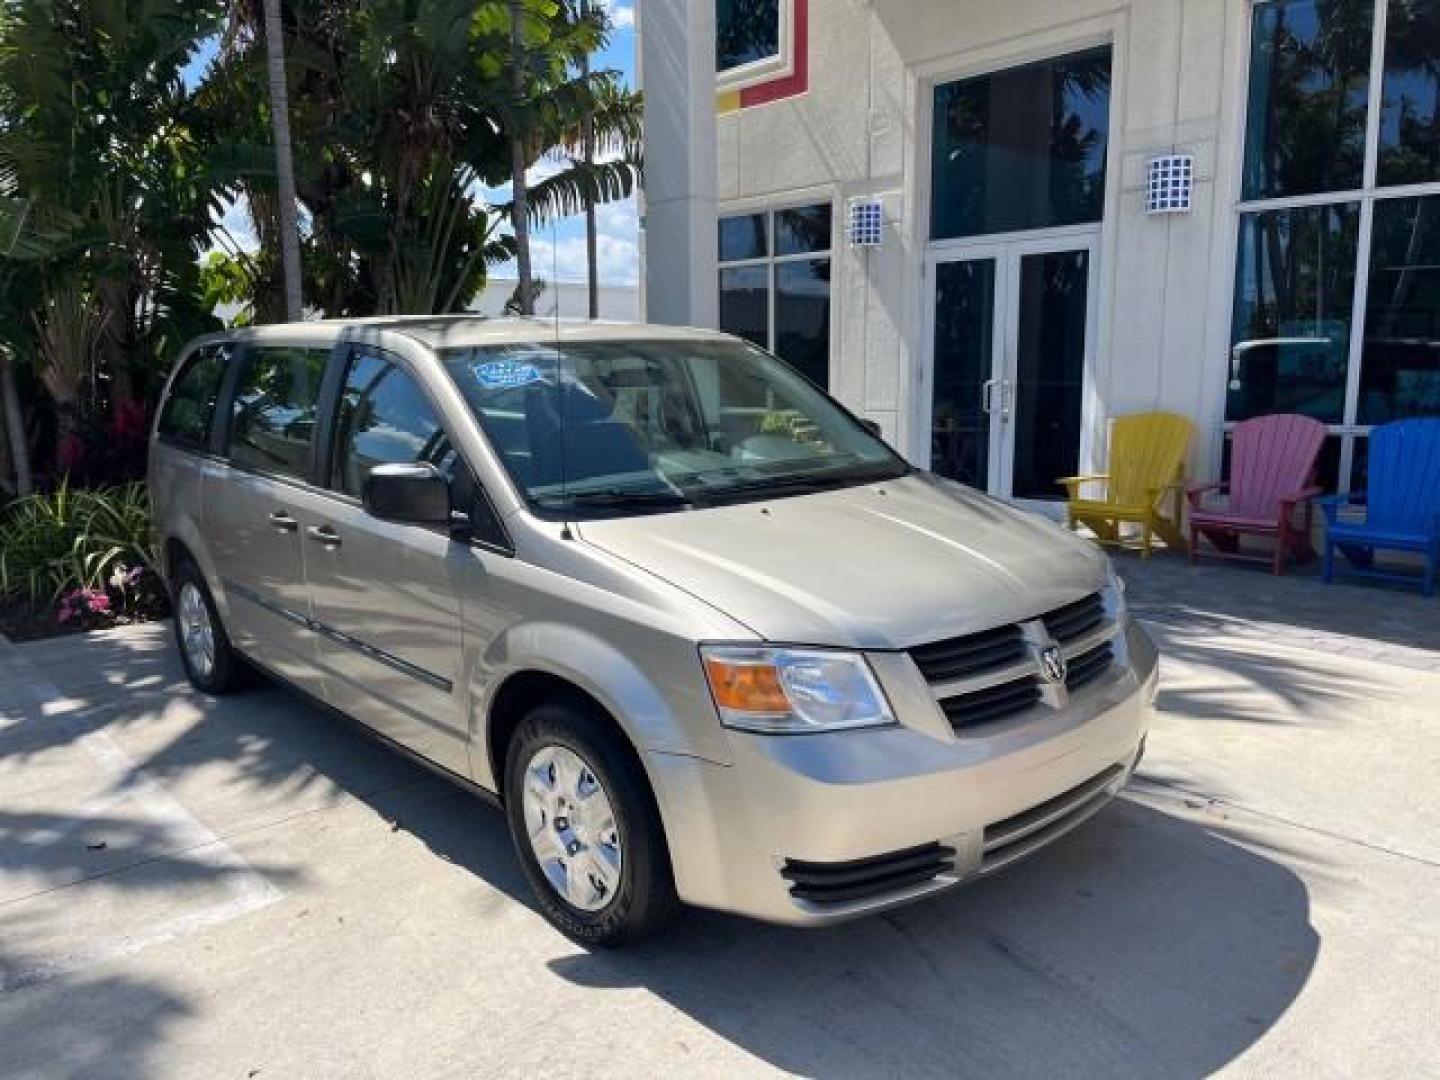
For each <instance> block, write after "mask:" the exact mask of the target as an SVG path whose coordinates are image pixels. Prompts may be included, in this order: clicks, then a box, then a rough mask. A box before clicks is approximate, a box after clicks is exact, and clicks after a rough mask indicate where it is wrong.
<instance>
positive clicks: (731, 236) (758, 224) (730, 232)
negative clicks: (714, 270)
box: [720, 214, 770, 262]
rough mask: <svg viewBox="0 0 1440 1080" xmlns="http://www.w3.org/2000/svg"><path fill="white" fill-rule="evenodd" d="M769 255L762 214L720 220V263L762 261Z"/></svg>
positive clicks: (742, 215) (741, 215)
mask: <svg viewBox="0 0 1440 1080" xmlns="http://www.w3.org/2000/svg"><path fill="white" fill-rule="evenodd" d="M769 254H770V244H769V243H768V238H767V236H766V234H765V215H764V214H740V215H738V216H736V217H722V218H721V219H720V261H721V262H734V261H736V260H738V259H763V258H764V257H765V256H766V255H769Z"/></svg>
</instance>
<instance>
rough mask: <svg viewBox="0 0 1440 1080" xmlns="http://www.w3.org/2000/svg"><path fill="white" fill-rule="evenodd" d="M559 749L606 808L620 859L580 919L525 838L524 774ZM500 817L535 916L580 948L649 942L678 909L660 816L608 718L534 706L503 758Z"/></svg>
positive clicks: (560, 706) (565, 705)
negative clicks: (547, 751)
mask: <svg viewBox="0 0 1440 1080" xmlns="http://www.w3.org/2000/svg"><path fill="white" fill-rule="evenodd" d="M551 746H554V747H561V748H564V749H566V750H569V751H570V752H571V753H573V754H575V755H576V756H578V757H579V758H580V759H581V760H582V761H583V762H584V764H585V765H586V766H587V767H588V768H589V769H590V770H591V772H593V773H594V776H595V779H596V780H598V781H599V783H600V786H601V787H602V788H603V789H604V792H605V795H606V796H607V797H608V798H609V800H610V807H611V810H612V811H613V813H614V816H615V824H616V830H617V832H618V833H619V838H620V850H621V853H622V858H621V866H620V883H619V886H618V888H616V889H615V892H614V895H613V897H612V898H611V899H610V900H609V901H608V903H606V904H605V906H604V907H602V908H600V909H599V910H596V911H587V910H584V909H582V908H579V907H576V906H575V905H573V904H571V903H570V902H569V901H568V900H567V899H566V898H565V897H563V896H561V895H560V893H559V892H558V891H557V890H556V888H555V887H554V886H552V885H551V883H550V880H549V879H548V878H547V877H546V876H545V872H544V870H542V869H541V867H540V862H539V860H538V859H537V857H536V855H535V851H534V849H533V847H532V845H531V842H530V838H529V836H528V835H527V831H526V824H525V809H524V795H523V792H524V785H525V769H526V767H527V766H528V765H529V763H530V761H531V759H532V758H533V757H534V755H535V754H536V753H538V752H539V751H541V750H542V749H544V748H546V747H551ZM505 793H506V798H505V816H506V819H507V821H508V822H509V825H510V835H511V838H512V839H513V840H514V842H515V851H516V854H517V855H518V857H519V859H520V867H521V869H522V870H523V871H524V873H525V878H526V880H527V881H528V882H529V884H530V888H531V890H532V891H533V892H534V894H535V897H536V900H537V901H538V905H539V908H540V912H541V914H543V915H544V916H545V918H546V919H548V920H549V921H550V922H551V924H552V925H554V926H555V927H556V929H558V930H559V931H560V932H561V933H563V934H565V935H566V936H567V937H569V938H571V939H572V940H574V941H577V942H579V943H580V944H582V945H587V946H592V947H605V946H613V945H619V944H622V943H626V942H633V941H637V940H639V939H641V938H643V937H648V936H650V935H653V934H654V933H656V932H657V931H658V930H660V929H661V928H662V927H663V926H664V925H665V923H666V922H668V921H669V920H670V919H671V918H672V917H673V916H674V915H675V913H676V911H677V910H678V908H679V900H678V899H677V898H676V895H675V881H674V876H673V874H672V872H671V869H670V852H669V849H668V848H667V847H666V844H665V831H664V827H663V826H662V825H661V822H660V811H659V809H658V807H657V806H656V804H655V797H654V795H653V793H652V792H651V790H650V784H649V782H648V781H647V780H646V778H645V773H644V770H643V769H642V768H641V767H640V762H639V761H638V760H637V759H636V757H635V754H634V752H633V751H632V750H631V748H630V747H629V745H628V744H625V743H624V742H623V741H622V739H621V737H620V736H619V735H618V734H617V733H615V732H614V729H613V727H612V726H611V724H610V721H609V719H608V718H606V717H603V716H598V715H596V712H595V710H594V708H593V707H586V706H585V705H583V704H581V703H578V702H575V703H572V702H568V701H563V702H553V703H547V704H544V705H539V706H537V707H536V708H534V709H532V710H531V711H530V713H529V714H528V715H527V716H526V717H525V719H524V720H522V721H521V722H520V726H519V728H517V729H516V731H515V734H514V736H513V738H511V740H510V746H509V748H508V750H507V752H506V755H505Z"/></svg>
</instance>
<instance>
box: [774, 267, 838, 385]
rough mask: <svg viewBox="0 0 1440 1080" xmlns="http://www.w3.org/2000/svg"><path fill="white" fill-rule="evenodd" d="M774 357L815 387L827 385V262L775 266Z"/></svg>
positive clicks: (828, 309)
mask: <svg viewBox="0 0 1440 1080" xmlns="http://www.w3.org/2000/svg"><path fill="white" fill-rule="evenodd" d="M775 354H776V355H777V356H779V357H780V359H782V360H784V361H785V362H786V363H788V364H792V365H794V366H795V367H797V368H799V369H800V371H801V372H802V373H803V374H804V375H805V377H806V378H807V379H809V380H810V381H811V382H813V383H814V384H815V385H816V386H826V385H828V384H829V381H830V260H829V259H803V260H800V261H796V262H782V263H776V264H775Z"/></svg>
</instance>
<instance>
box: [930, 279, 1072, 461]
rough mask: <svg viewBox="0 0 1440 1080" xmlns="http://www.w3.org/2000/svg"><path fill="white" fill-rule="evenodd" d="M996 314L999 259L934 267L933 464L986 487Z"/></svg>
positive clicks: (931, 455)
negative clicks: (987, 397)
mask: <svg viewBox="0 0 1440 1080" xmlns="http://www.w3.org/2000/svg"><path fill="white" fill-rule="evenodd" d="M994 313H995V260H994V259H975V260H970V261H965V262H942V263H939V264H938V265H937V266H936V267H935V387H934V411H933V413H932V416H933V421H932V424H933V426H932V429H931V434H930V457H931V468H932V469H933V470H934V471H935V472H936V473H938V474H939V475H941V476H947V477H949V478H950V479H952V480H959V481H960V482H961V483H962V484H969V485H970V486H971V487H976V488H980V489H981V490H984V488H985V485H986V480H987V478H988V477H989V475H990V416H989V414H988V413H987V412H986V411H985V409H984V407H983V405H982V399H983V396H984V391H983V388H984V386H985V384H986V383H987V382H988V381H989V380H990V375H991V371H992V369H993V365H994V362H995V345H994V327H995V314H994ZM1057 475H1063V474H1057Z"/></svg>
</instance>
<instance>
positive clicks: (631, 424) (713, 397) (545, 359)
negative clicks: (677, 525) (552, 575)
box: [441, 340, 908, 516]
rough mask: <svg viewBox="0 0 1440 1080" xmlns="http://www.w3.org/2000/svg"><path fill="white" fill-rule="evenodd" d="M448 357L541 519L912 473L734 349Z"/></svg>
mask: <svg viewBox="0 0 1440 1080" xmlns="http://www.w3.org/2000/svg"><path fill="white" fill-rule="evenodd" d="M441 359H442V360H443V362H444V364H445V366H446V368H447V369H448V371H449V373H450V375H451V377H452V378H453V379H454V380H455V383H456V385H458V386H459V388H460V391H461V393H462V394H463V395H464V396H465V399H466V401H467V402H468V403H469V405H470V408H471V410H472V411H473V412H474V413H475V415H476V417H478V418H479V421H480V424H481V427H483V428H484V430H485V433H486V435H487V436H488V437H489V439H490V441H491V443H492V444H493V445H494V447H495V449H496V451H497V452H498V453H499V454H500V456H501V458H502V459H503V461H504V463H505V467H506V468H507V469H508V470H509V471H510V475H511V476H512V477H513V478H514V479H515V482H516V483H517V484H518V485H519V486H520V487H521V489H522V490H523V491H524V492H525V495H526V497H527V498H528V499H529V501H530V503H531V505H532V506H533V507H535V508H536V509H537V510H539V511H541V512H549V513H554V514H557V515H564V516H614V515H617V514H633V513H646V512H650V513H656V512H663V511H667V510H676V509H685V508H687V507H695V506H713V505H717V504H720V503H727V502H737V501H745V500H750V499H763V498H771V497H774V496H777V495H788V494H805V493H807V492H812V491H820V490H826V489H828V488H833V487H843V486H850V485H854V484H861V483H867V482H870V481H874V480H886V479H893V478H894V477H897V476H902V475H904V474H905V473H906V472H907V471H908V466H906V464H905V463H904V462H903V461H902V460H901V459H900V458H899V457H897V456H896V455H895V453H894V452H893V451H891V450H890V449H889V447H887V446H886V445H885V444H884V443H882V442H881V441H880V440H879V439H877V438H875V437H874V436H872V435H871V434H870V433H869V432H867V431H866V430H865V429H864V428H863V427H861V426H860V424H859V423H858V422H857V421H856V420H855V419H854V418H853V417H851V416H849V415H848V414H847V413H845V412H844V411H843V410H842V409H840V408H839V407H838V406H837V405H836V404H835V403H834V402H832V401H831V400H830V399H829V398H828V397H826V396H825V395H824V394H823V393H821V392H820V391H819V390H817V389H816V388H815V387H814V386H812V385H811V384H810V383H808V382H806V381H805V379H804V378H803V377H802V376H801V375H799V374H797V373H796V372H795V371H793V370H791V369H790V368H788V367H786V366H785V365H784V364H783V363H781V362H780V361H779V360H776V359H775V358H774V357H772V356H770V355H768V354H767V353H764V352H761V351H760V350H759V349H756V348H754V347H752V346H749V345H746V344H744V343H743V342H739V341H716V340H709V341H706V340H697V341H680V340H677V341H606V342H586V343H577V344H570V343H561V344H545V345H536V344H525V345H499V346H486V347H483V348H470V349H448V350H443V351H442V352H441Z"/></svg>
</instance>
